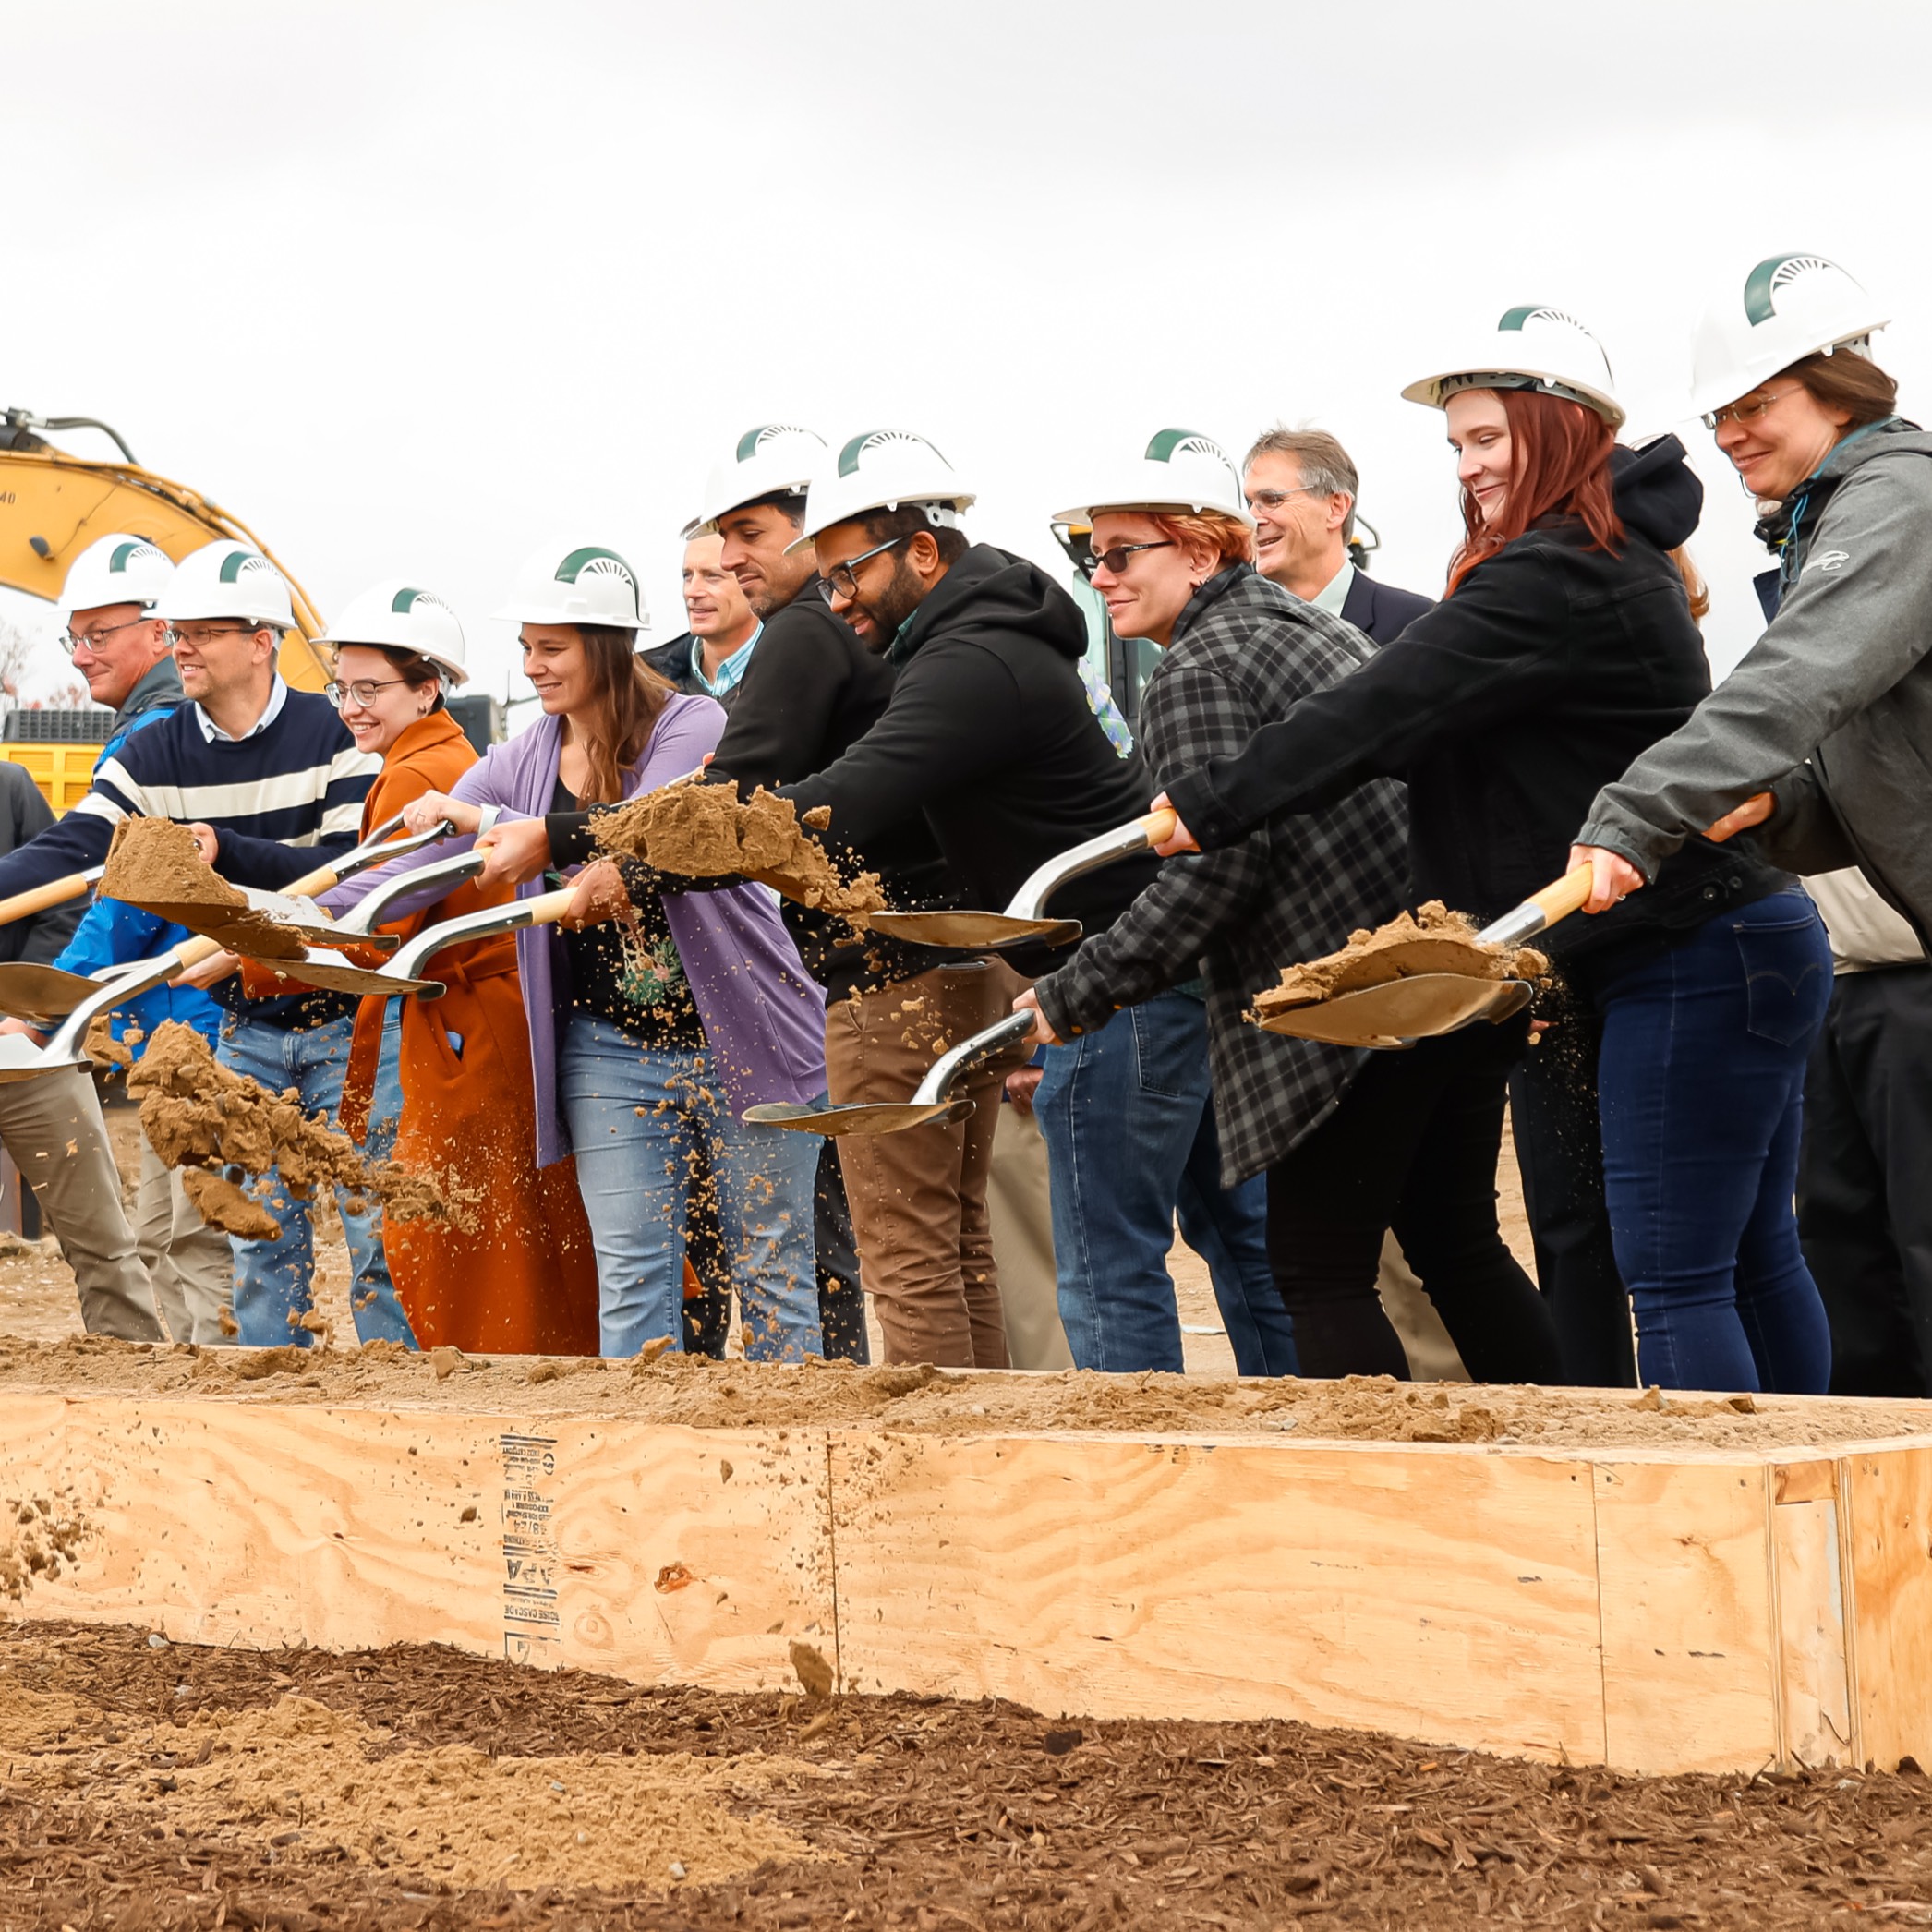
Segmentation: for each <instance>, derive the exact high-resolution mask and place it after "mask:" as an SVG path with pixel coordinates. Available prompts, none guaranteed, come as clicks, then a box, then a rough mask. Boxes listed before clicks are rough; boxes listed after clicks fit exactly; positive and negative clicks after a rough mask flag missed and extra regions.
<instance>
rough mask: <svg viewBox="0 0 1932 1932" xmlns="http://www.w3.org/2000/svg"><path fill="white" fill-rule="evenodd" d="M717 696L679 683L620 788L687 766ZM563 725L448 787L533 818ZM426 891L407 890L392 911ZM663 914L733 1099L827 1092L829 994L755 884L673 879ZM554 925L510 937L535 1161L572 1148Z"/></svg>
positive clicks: (382, 871) (353, 883)
mask: <svg viewBox="0 0 1932 1932" xmlns="http://www.w3.org/2000/svg"><path fill="white" fill-rule="evenodd" d="M724 720H725V714H724V711H723V709H722V707H721V706H718V705H716V704H714V703H713V702H712V701H711V699H709V698H707V697H686V696H682V695H679V696H674V697H672V698H671V699H670V702H669V703H668V704H667V705H666V706H665V707H664V709H663V711H662V712H660V713H659V714H658V722H657V726H656V728H655V729H654V730H653V731H652V732H651V738H650V743H648V744H647V745H646V746H645V748H644V755H643V756H642V757H641V758H640V759H639V760H638V761H637V763H636V764H635V765H634V766H632V767H631V768H630V769H629V770H628V771H626V772H625V773H624V796H625V797H626V798H635V797H636V796H637V795H638V794H639V793H640V792H644V791H654V790H656V788H657V787H658V786H659V785H662V784H664V783H666V782H667V781H668V780H670V779H675V778H682V776H683V774H684V773H686V772H687V771H690V770H691V769H692V768H693V767H694V766H695V765H696V764H697V763H698V761H699V760H700V759H701V758H702V757H703V756H704V755H705V754H706V752H708V751H711V750H712V749H714V748H715V747H716V745H717V743H718V738H719V736H720V735H721V734H722V732H723V731H724ZM562 752H563V731H562V727H561V724H560V722H559V721H558V720H557V719H556V718H549V717H545V718H539V719H538V720H537V722H536V723H535V724H534V725H532V726H531V727H530V728H529V730H528V731H523V732H521V733H519V734H518V735H517V736H516V737H514V738H513V739H511V740H510V742H509V743H507V744H498V745H492V746H491V747H490V749H489V752H488V753H486V754H485V755H484V756H483V757H482V758H481V759H480V760H479V761H478V762H477V764H475V765H473V766H471V767H470V768H469V769H468V770H467V771H466V772H465V773H464V774H463V776H462V778H460V779H458V780H457V781H456V787H455V790H454V791H453V793H452V794H451V795H452V796H453V797H455V798H459V799H462V800H464V801H465V803H471V804H478V805H499V806H501V808H502V813H501V815H502V816H503V817H504V818H541V817H542V816H544V815H545V814H547V813H548V812H549V809H550V800H551V798H552V796H553V795H554V793H555V791H556V787H557V765H558V760H559V759H560V758H561V755H562ZM471 843H472V841H471V840H470V839H444V840H443V842H442V843H441V845H432V846H427V847H425V848H424V849H423V850H422V851H418V852H412V853H410V854H409V856H408V857H406V858H403V859H396V860H394V861H392V863H389V864H387V865H383V866H379V867H378V868H377V869H376V870H374V871H372V872H366V873H363V874H361V875H359V876H358V877H356V878H353V879H351V880H349V881H348V882H347V883H346V884H344V885H341V886H338V887H337V888H335V890H334V891H332V892H331V893H329V894H328V895H327V896H326V897H325V898H324V900H323V901H322V902H323V904H325V905H326V906H327V907H328V908H329V909H330V911H332V912H338V913H340V912H345V911H347V909H348V908H349V907H350V906H352V905H354V904H355V903H356V901H357V900H359V899H361V898H362V897H363V895H364V894H365V893H367V892H368V890H369V889H370V888H372V887H373V886H375V885H376V884H377V883H378V882H379V881H380V880H383V879H387V878H393V877H395V876H396V875H397V874H399V873H402V872H405V871H409V870H412V869H414V868H415V867H416V866H418V865H426V864H428V863H429V862H430V861H431V860H432V859H439V858H449V857H452V856H453V854H455V853H457V852H461V851H467V850H468V849H469V846H470V844H471ZM544 889H545V887H544V882H543V881H542V879H540V878H537V879H531V880H529V881H527V882H526V883H525V884H524V885H522V886H519V887H518V888H516V896H517V897H518V898H519V899H534V898H536V897H537V894H539V893H540V892H542V891H543V890H544ZM425 902H426V901H417V902H416V903H414V904H412V903H410V902H408V901H405V902H403V903H401V904H399V905H398V906H397V907H396V909H395V912H396V916H397V917H398V918H400V917H402V916H403V915H404V914H405V912H415V911H417V910H419V908H420V905H421V904H422V903H425ZM663 905H664V917H665V920H666V922H667V923H668V924H669V925H670V936H671V938H672V940H673V941H674V942H675V943H676V945H677V948H678V957H679V958H680V959H681V960H682V961H683V964H684V976H685V978H686V979H688V980H689V981H690V983H691V993H692V997H693V998H694V1001H695V1002H696V1004H697V1010H698V1017H699V1018H700V1019H701V1020H703V1021H704V1023H705V1039H706V1043H707V1045H708V1048H709V1051H710V1055H711V1063H712V1066H713V1068H714V1069H716V1071H717V1075H718V1081H719V1082H720V1084H721V1085H722V1086H723V1088H724V1092H725V1098H726V1100H727V1101H728V1102H729V1103H730V1104H731V1108H732V1110H733V1112H737V1113H742V1112H743V1110H744V1109H745V1108H746V1107H750V1106H757V1105H762V1104H763V1103H765V1102H767V1101H774V1100H783V1101H804V1100H813V1099H815V1098H816V1097H817V1096H818V1095H819V1094H820V1093H823V1092H824V1091H825V994H824V992H823V991H822V989H821V988H820V987H819V986H818V985H817V984H815V982H814V981H813V980H812V979H810V978H809V977H808V976H807V974H806V972H805V970H804V968H803V966H802V965H801V964H800V963H799V957H798V948H796V947H795V946H794V945H793V944H792V942H791V934H790V933H788V932H787V931H786V930H785V922H784V921H783V920H782V919H781V918H780V917H779V911H778V908H777V907H776V906H775V905H773V903H772V902H771V899H770V896H769V895H768V894H767V892H766V891H765V890H764V888H761V887H758V886H734V887H731V888H728V889H727V890H725V891H722V892H690V893H682V892H670V893H666V894H665V895H664V899H663ZM562 952H563V942H562V938H561V935H560V934H559V933H558V932H557V930H556V928H555V927H553V926H541V925H539V926H525V928H524V929H523V931H521V932H520V933H518V934H517V936H516V963H517V974H518V978H519V980H520V981H521V983H522V985H523V995H524V1010H525V1013H526V1014H527V1015H528V1017H529V1021H530V1064H531V1069H532V1071H533V1072H534V1074H535V1076H536V1085H537V1163H538V1165H549V1163H550V1162H552V1161H561V1160H562V1159H563V1158H564V1156H565V1155H566V1154H568V1153H570V1152H571V1144H570V1133H569V1129H568V1128H567V1127H566V1126H565V1124H564V1120H563V1116H562V1112H561V1108H560V1107H559V1105H558V1103H557V1061H558V1049H559V1046H560V1044H561V1038H562V1033H563V1028H564V1025H565V1023H566V1022H567V1020H569V1017H570V1012H569V1008H564V1007H561V1006H560V1005H559V1002H558V998H557V993H556V984H557V971H558V966H559V962H560V961H561V958H562Z"/></svg>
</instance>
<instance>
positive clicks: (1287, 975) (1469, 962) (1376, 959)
mask: <svg viewBox="0 0 1932 1932" xmlns="http://www.w3.org/2000/svg"><path fill="white" fill-rule="evenodd" d="M1549 970H1550V962H1549V960H1546V959H1545V958H1544V957H1543V955H1542V954H1541V953H1540V952H1537V951H1536V950H1535V949H1534V948H1530V947H1527V946H1523V947H1513V948H1512V947H1495V946H1479V945H1478V944H1477V943H1476V923H1475V921H1474V920H1472V919H1470V918H1469V917H1468V915H1467V913H1463V912H1450V911H1449V909H1448V908H1447V907H1446V906H1445V905H1443V902H1442V900H1439V899H1431V900H1428V901H1427V902H1426V903H1425V904H1424V905H1422V906H1421V907H1419V909H1418V910H1417V911H1416V912H1415V913H1414V914H1413V915H1411V914H1410V913H1407V912H1401V913H1398V914H1397V915H1396V916H1395V918H1394V919H1392V920H1390V921H1389V923H1388V924H1386V925H1379V926H1377V927H1376V928H1375V930H1374V931H1373V932H1370V931H1368V930H1367V929H1366V928H1364V929H1363V930H1361V931H1359V932H1354V933H1350V934H1349V936H1348V944H1347V945H1346V946H1345V947H1343V948H1342V949H1341V951H1340V952H1332V953H1330V954H1329V955H1328V956H1327V957H1326V958H1325V959H1320V960H1309V961H1307V962H1306V963H1305V964H1303V965H1299V966H1285V967H1284V968H1283V969H1282V974H1281V984H1280V985H1278V986H1270V987H1268V988H1266V989H1265V990H1264V991H1263V992H1261V993H1258V994H1257V995H1256V996H1255V1000H1254V1004H1255V1009H1256V1010H1257V1011H1258V1012H1261V1013H1264V1014H1265V1013H1278V1012H1281V1011H1283V1010H1285V1009H1286V1008H1290V1007H1305V1006H1310V1005H1312V1004H1313V1003H1314V1002H1315V1001H1316V1000H1318V999H1333V998H1334V996H1335V995H1336V994H1338V993H1356V992H1359V991H1360V990H1361V988H1362V987H1364V986H1383V985H1386V984H1388V983H1389V982H1390V981H1391V980H1400V979H1410V978H1413V977H1414V976H1415V975H1416V974H1417V973H1419V972H1454V973H1457V974H1459V975H1461V976H1462V977H1463V978H1465V979H1479V980H1505V979H1531V980H1534V979H1540V978H1541V977H1542V976H1543V974H1544V973H1546V972H1549Z"/></svg>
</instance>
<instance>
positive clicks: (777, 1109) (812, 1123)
mask: <svg viewBox="0 0 1932 1932" xmlns="http://www.w3.org/2000/svg"><path fill="white" fill-rule="evenodd" d="M1081 849H1082V850H1084V848H1081ZM962 916H963V915H962ZM982 916H984V915H982ZM1032 1030H1033V1015H1032V1013H1031V1012H1023V1013H1008V1015H1007V1016H1006V1018H1005V1019H1004V1020H996V1021H995V1022H994V1024H993V1025H991V1026H989V1027H988V1028H987V1029H986V1030H985V1032H981V1033H974V1034H973V1035H972V1038H971V1039H970V1040H961V1041H960V1044H958V1045H957V1046H955V1047H954V1048H953V1049H952V1051H951V1052H950V1053H943V1054H941V1055H940V1056H939V1057H938V1058H937V1059H936V1060H935V1061H934V1062H933V1064H932V1066H931V1067H930V1068H929V1069H927V1072H926V1076H925V1078H924V1080H923V1081H920V1082H919V1088H918V1091H917V1092H916V1093H914V1094H913V1095H912V1099H911V1100H860V1101H848V1102H846V1103H845V1104H844V1105H837V1106H834V1105H810V1104H800V1103H798V1102H794V1101H783V1100H774V1101H768V1102H767V1104H766V1105H763V1106H756V1107H747V1108H746V1109H745V1110H744V1112H743V1114H742V1115H740V1116H739V1117H740V1119H743V1120H749V1121H751V1122H753V1123H754V1124H755V1125H756V1126H759V1127H789V1128H792V1129H796V1130H797V1131H799V1132H801V1133H807V1134H833V1135H838V1134H896V1133H901V1132H903V1131H904V1129H907V1128H909V1127H924V1126H925V1125H926V1124H927V1122H928V1121H933V1120H963V1119H965V1117H967V1115H968V1114H970V1113H972V1101H970V1100H967V1099H964V1098H961V1099H959V1100H954V1099H952V1098H950V1097H949V1096H950V1094H951V1092H952V1083H953V1081H955V1080H957V1079H958V1078H959V1077H960V1074H962V1073H970V1072H971V1071H972V1069H973V1068H975V1067H979V1066H983V1065H984V1063H985V1062H986V1061H988V1060H990V1059H991V1058H992V1057H994V1055H995V1054H996V1053H999V1052H1001V1051H1002V1050H1003V1049H1004V1048H1006V1047H1008V1046H1012V1045H1016V1044H1018V1043H1019V1042H1020V1041H1021V1040H1023V1039H1025V1038H1026V1036H1027V1035H1028V1034H1029V1033H1030V1032H1032Z"/></svg>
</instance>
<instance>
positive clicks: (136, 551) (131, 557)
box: [107, 537, 167, 576]
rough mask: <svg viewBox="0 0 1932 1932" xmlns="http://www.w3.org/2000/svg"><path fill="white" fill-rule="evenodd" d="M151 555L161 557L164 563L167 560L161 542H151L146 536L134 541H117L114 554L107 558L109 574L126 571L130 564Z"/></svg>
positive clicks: (141, 561) (142, 561) (144, 560)
mask: <svg viewBox="0 0 1932 1932" xmlns="http://www.w3.org/2000/svg"><path fill="white" fill-rule="evenodd" d="M150 557H156V558H159V559H160V560H161V561H163V563H165V562H166V561H167V552H166V551H165V550H163V549H162V548H161V547H160V545H159V544H152V543H150V542H148V541H147V539H146V538H145V537H142V538H138V539H137V540H136V541H134V542H133V543H117V544H115V547H114V554H113V555H112V556H111V557H109V558H108V560H107V571H108V574H109V575H110V576H114V575H116V574H120V573H122V572H124V571H126V570H127V566H128V565H129V564H131V563H144V562H146V561H147V560H148V559H149V558H150Z"/></svg>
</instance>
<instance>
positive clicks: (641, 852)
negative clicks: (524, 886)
mask: <svg viewBox="0 0 1932 1932" xmlns="http://www.w3.org/2000/svg"><path fill="white" fill-rule="evenodd" d="M821 809H822V808H821ZM810 817H811V822H812V824H813V826H814V827H815V829H817V830H821V831H822V830H823V829H824V828H825V826H826V825H827V824H828V823H829V822H830V815H829V814H826V815H825V816H824V817H821V816H820V814H819V813H813V814H812V815H810ZM593 824H594V827H595V830H596V832H597V839H598V844H599V845H600V846H601V847H602V848H603V849H604V850H605V851H607V852H610V853H612V854H613V855H615V856H618V857H622V858H632V859H642V860H643V861H644V862H645V863H646V864H647V865H653V866H655V867H656V868H657V869H658V871H659V872H675V873H679V874H682V875H683V876H685V877H687V878H698V879H708V878H722V877H724V876H725V875H728V874H737V875H741V876H742V877H744V878H750V879H756V880H758V881H759V882H760V883H761V884H763V885H767V886H769V887H771V888H772V889H773V890H774V891H777V892H780V893H782V894H783V895H784V896H785V897H786V898H787V899H791V900H797V901H798V903H799V904H800V905H804V906H813V907H816V908H817V909H818V910H820V911H822V912H833V913H837V914H838V915H839V917H840V918H842V919H844V920H845V921H846V923H847V924H849V925H851V926H852V927H853V929H854V930H855V931H856V930H862V929H863V926H864V923H865V915H866V914H867V913H868V912H883V911H884V910H885V905H886V898H885V894H884V893H883V892H881V891H880V889H879V882H878V877H877V875H876V874H875V873H870V872H862V873H860V874H858V875H856V876H855V877H854V878H852V879H851V880H850V881H848V880H846V879H844V878H841V877H840V876H839V871H838V868H837V867H836V866H834V865H833V863H832V862H831V859H830V858H829V856H828V855H827V852H826V849H825V848H824V846H822V845H821V844H819V842H818V841H817V840H816V839H813V838H810V837H808V836H807V834H806V831H805V829H804V827H803V826H801V824H800V823H799V817H798V814H797V812H796V811H795V810H794V809H793V808H792V805H791V801H790V800H789V799H782V798H775V797H774V796H773V795H772V794H771V793H770V792H769V791H766V790H765V789H764V787H763V786H760V787H759V789H758V790H757V791H755V792H753V793H752V795H751V797H750V798H749V799H748V800H745V801H743V803H741V802H740V800H739V797H738V794H737V792H736V791H734V790H733V789H732V787H731V786H730V785H667V786H665V787H663V788H662V789H660V790H659V791H647V792H646V793H645V795H644V796H643V797H642V798H636V799H633V800H632V801H631V803H629V804H627V805H620V806H619V807H618V808H617V809H616V810H615V811H612V812H599V813H598V815H597V817H596V819H595V820H594V821H593Z"/></svg>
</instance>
